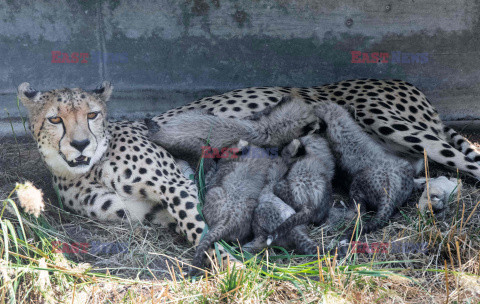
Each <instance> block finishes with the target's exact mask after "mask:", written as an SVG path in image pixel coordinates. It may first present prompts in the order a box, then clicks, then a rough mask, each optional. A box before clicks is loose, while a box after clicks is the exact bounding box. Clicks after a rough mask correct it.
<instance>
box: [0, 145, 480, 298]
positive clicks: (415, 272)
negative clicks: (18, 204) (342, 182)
mask: <svg viewBox="0 0 480 304" xmlns="http://www.w3.org/2000/svg"><path fill="white" fill-rule="evenodd" d="M0 164H1V166H0V201H2V200H4V199H6V198H7V197H8V195H9V193H10V192H11V190H12V189H13V188H14V187H15V182H18V181H24V180H30V181H32V182H33V183H34V184H35V185H36V186H37V187H39V188H42V190H43V191H44V193H45V197H46V201H47V205H46V210H47V211H46V212H44V214H43V215H42V216H41V217H40V218H39V219H35V218H33V217H31V216H27V215H22V222H23V225H24V228H25V234H26V235H27V240H28V244H30V245H29V249H28V250H27V249H26V246H22V243H21V242H20V241H19V242H20V243H19V245H18V246H19V248H20V249H18V250H17V249H15V245H14V242H13V240H12V239H10V240H9V244H10V245H9V246H6V244H7V242H6V241H5V239H4V238H3V237H0V238H2V243H1V244H2V246H1V248H0V250H1V251H0V256H1V262H0V277H1V283H2V286H1V289H0V299H2V296H3V300H4V301H7V300H11V299H12V294H11V293H14V294H15V301H16V302H17V303H23V302H26V303H30V302H35V303H37V302H38V301H40V300H45V301H46V302H49V301H51V302H68V303H105V302H106V303H110V302H112V303H116V302H126V303H131V302H137V303H143V302H148V303H169V302H187V303H210V302H230V303H260V302H269V303H291V302H301V303H317V302H319V301H323V302H325V303H343V302H345V303H350V302H351V303H377V302H382V303H447V302H448V303H454V302H456V303H478V302H479V301H480V277H479V274H480V237H479V235H480V234H479V232H480V212H479V211H478V209H476V205H477V203H478V202H479V201H480V188H479V187H478V185H476V184H475V181H473V180H471V179H467V180H464V187H463V189H462V191H461V193H460V194H459V196H458V197H455V198H453V200H452V201H451V202H450V203H449V204H448V208H447V209H446V210H444V211H443V212H442V213H441V214H434V215H432V214H428V213H427V214H424V215H421V214H419V213H418V211H417V208H416V206H415V200H416V199H417V198H418V196H419V195H420V193H415V195H414V197H413V198H412V199H411V202H410V203H409V204H408V205H406V206H404V207H403V208H402V209H401V212H399V213H397V215H396V216H395V217H394V218H393V219H392V220H391V224H390V225H389V226H387V227H385V228H384V229H382V230H379V231H377V232H375V233H371V234H369V235H367V236H364V237H361V238H360V239H359V241H361V242H366V243H369V244H371V243H375V242H392V241H402V242H410V243H421V242H426V243H428V251H427V252H425V253H412V252H405V253H370V254H368V253H364V254H361V253H359V254H351V255H349V256H348V257H347V258H346V259H337V258H331V257H324V256H323V254H322V253H323V250H324V248H327V247H328V246H329V244H330V243H331V242H332V241H333V240H335V239H336V238H337V237H338V236H339V235H340V233H341V228H342V227H344V226H345V225H347V224H348V223H349V222H355V215H354V214H352V213H351V212H350V213H348V212H347V213H345V212H344V211H343V209H341V208H340V204H337V205H336V206H337V207H338V208H335V209H334V211H335V212H332V217H331V218H330V220H329V221H328V222H327V223H326V224H325V225H323V226H321V227H314V228H313V229H312V230H311V236H312V238H314V239H315V240H317V241H318V242H319V244H320V250H321V251H320V256H319V257H318V258H315V257H291V256H288V255H289V254H291V252H290V253H288V254H287V253H286V252H284V251H282V250H270V251H269V252H268V256H266V257H264V258H263V260H261V261H260V260H257V261H250V262H247V263H245V265H244V266H243V267H242V268H240V269H236V268H229V269H227V270H222V271H217V270H212V271H210V272H209V274H208V276H207V277H206V278H204V279H201V280H199V279H197V280H189V279H185V278H184V277H183V274H182V269H183V267H184V264H183V262H185V263H188V262H189V261H190V260H191V258H192V256H193V249H192V248H191V246H190V245H189V244H187V243H186V242H185V241H184V239H183V237H181V236H178V235H176V234H175V233H174V232H172V231H169V230H168V229H162V228H158V227H152V226H144V225H140V224H134V223H130V224H123V225H112V224H106V223H100V222H95V221H92V220H91V219H87V218H83V217H80V216H77V215H73V214H70V213H67V212H65V211H63V210H62V209H61V208H59V206H58V205H56V199H55V193H54V192H53V191H52V187H51V181H50V178H49V174H48V171H47V169H46V168H45V166H44V165H43V163H42V162H41V160H40V158H39V155H38V152H37V150H36V147H35V144H34V143H33V142H32V141H31V140H30V139H28V138H22V139H18V140H17V141H15V140H13V139H11V140H10V139H9V140H7V141H5V140H4V141H3V142H2V144H1V146H0ZM430 173H431V175H432V176H436V175H440V174H442V175H448V176H454V175H455V174H454V173H449V172H444V171H441V169H440V168H430ZM12 198H13V199H14V200H15V197H14V196H12ZM335 198H336V201H337V202H338V201H340V200H342V199H343V200H345V197H344V196H341V195H337V196H336V197H335ZM479 208H480V207H479ZM345 217H347V218H350V221H344V220H342V219H344V218H345ZM0 220H1V221H2V223H6V221H9V222H10V223H11V224H12V226H13V227H15V229H16V234H17V237H18V239H19V240H21V239H22V238H21V233H20V230H19V228H18V227H19V220H18V218H17V216H16V215H15V214H10V213H8V214H7V213H3V212H2V215H1V216H0ZM2 229H3V231H5V230H6V226H2ZM55 240H58V241H60V242H64V243H73V242H77V243H92V242H101V243H110V244H111V243H120V244H126V245H127V247H128V251H126V252H117V253H115V252H110V253H92V252H87V253H81V252H79V253H66V254H64V255H62V254H58V253H54V252H52V241H55ZM6 247H9V252H8V253H9V258H6V255H5V254H6V253H7V252H5V249H6ZM171 257H175V258H171ZM259 259H260V258H259ZM445 270H446V271H445Z"/></svg>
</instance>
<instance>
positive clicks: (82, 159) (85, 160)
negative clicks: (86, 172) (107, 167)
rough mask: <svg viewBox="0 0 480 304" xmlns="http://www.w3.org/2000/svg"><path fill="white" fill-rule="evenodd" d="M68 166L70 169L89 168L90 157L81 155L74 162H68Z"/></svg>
mask: <svg viewBox="0 0 480 304" xmlns="http://www.w3.org/2000/svg"><path fill="white" fill-rule="evenodd" d="M67 164H68V165H69V166H70V167H78V166H88V165H89V164H90V157H86V156H83V155H81V156H79V157H77V158H75V159H74V160H71V161H67Z"/></svg>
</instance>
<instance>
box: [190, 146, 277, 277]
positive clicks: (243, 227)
mask: <svg viewBox="0 0 480 304" xmlns="http://www.w3.org/2000/svg"><path fill="white" fill-rule="evenodd" d="M252 147H255V146H249V145H248V143H247V142H246V141H244V140H240V141H239V142H238V144H237V145H234V146H233V147H232V148H235V149H239V150H241V151H242V153H241V154H240V155H235V156H236V157H234V158H232V157H230V158H221V159H220V160H219V161H218V163H217V165H216V167H212V169H211V170H210V171H208V172H207V174H206V177H205V183H206V185H207V187H208V188H207V193H206V195H205V202H204V205H203V215H204V217H205V221H206V222H207V224H208V225H209V231H208V232H207V234H206V235H205V236H204V238H203V239H202V240H201V241H200V244H199V245H198V246H197V248H196V251H195V256H194V258H193V263H192V264H193V266H195V267H197V268H201V267H202V266H203V265H204V262H205V251H207V250H208V249H209V248H210V246H211V245H213V243H214V242H216V241H219V240H221V239H223V240H225V241H232V242H237V241H239V242H242V241H244V240H245V239H246V238H247V237H249V236H250V235H251V233H252V229H251V223H252V219H253V211H254V209H255V207H257V204H258V201H257V199H258V196H259V195H260V192H261V191H262V189H263V187H264V185H265V181H266V172H267V170H268V168H269V166H270V165H271V163H272V161H271V160H269V159H265V158H254V157H251V156H249V155H248V152H247V150H248V149H249V148H252ZM212 170H214V171H212ZM191 273H193V274H194V273H196V271H195V270H192V271H191Z"/></svg>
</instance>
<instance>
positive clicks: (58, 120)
mask: <svg viewBox="0 0 480 304" xmlns="http://www.w3.org/2000/svg"><path fill="white" fill-rule="evenodd" d="M48 121H49V122H51V123H52V124H54V125H56V124H59V123H61V122H62V118H60V117H58V116H53V117H49V118H48Z"/></svg>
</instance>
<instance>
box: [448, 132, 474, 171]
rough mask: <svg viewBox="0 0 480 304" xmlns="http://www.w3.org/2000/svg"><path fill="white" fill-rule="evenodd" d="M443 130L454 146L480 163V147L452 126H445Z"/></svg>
mask: <svg viewBox="0 0 480 304" xmlns="http://www.w3.org/2000/svg"><path fill="white" fill-rule="evenodd" d="M443 132H444V133H445V138H446V140H447V141H448V142H449V143H450V144H451V145H452V146H454V147H455V148H456V149H458V150H460V151H461V152H462V153H463V154H465V155H466V156H467V157H468V158H469V159H471V160H473V161H474V162H476V163H477V164H479V165H480V148H478V147H475V145H473V144H472V143H471V142H470V141H469V140H468V139H466V138H465V137H463V136H462V135H460V134H458V133H457V132H456V131H455V130H454V129H452V128H450V127H444V128H443Z"/></svg>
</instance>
